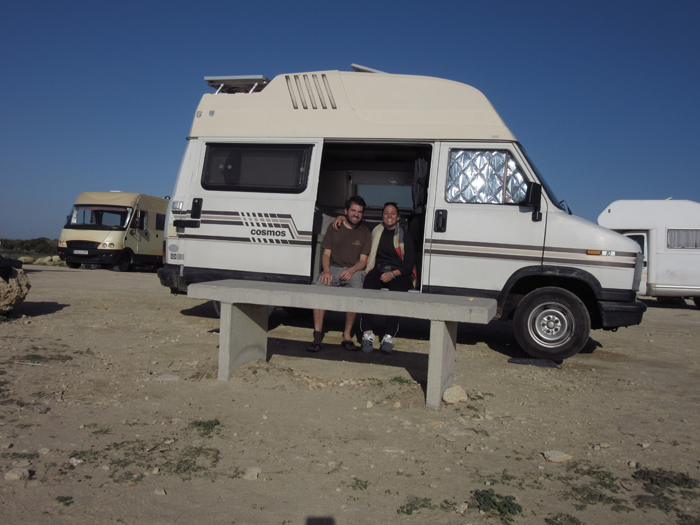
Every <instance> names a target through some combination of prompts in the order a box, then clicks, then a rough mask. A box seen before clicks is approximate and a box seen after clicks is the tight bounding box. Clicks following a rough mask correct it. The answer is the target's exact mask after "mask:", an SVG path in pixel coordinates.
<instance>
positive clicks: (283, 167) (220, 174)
mask: <svg viewBox="0 0 700 525" xmlns="http://www.w3.org/2000/svg"><path fill="white" fill-rule="evenodd" d="M312 148H313V146H312V145H306V144H304V145H301V144H207V152H206V157H205V161H204V173H203V175H202V187H203V188H204V189H207V190H218V191H256V192H276V193H301V192H302V191H304V189H305V188H306V180H307V174H308V172H309V161H310V159H311V150H312Z"/></svg>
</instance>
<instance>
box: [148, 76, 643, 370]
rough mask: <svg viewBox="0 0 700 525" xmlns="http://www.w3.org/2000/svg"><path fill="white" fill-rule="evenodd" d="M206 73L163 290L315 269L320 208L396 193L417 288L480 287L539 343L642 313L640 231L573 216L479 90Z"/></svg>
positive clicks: (474, 291)
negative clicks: (634, 233)
mask: <svg viewBox="0 0 700 525" xmlns="http://www.w3.org/2000/svg"><path fill="white" fill-rule="evenodd" d="M353 67H354V68H355V71H354V72H341V71H319V72H310V73H296V74H283V75H279V76H277V77H275V78H274V79H273V80H272V81H269V80H268V79H267V78H265V77H264V76H261V75H260V76H251V77H208V78H205V80H206V81H207V82H208V83H209V85H210V86H211V87H212V88H214V89H216V93H212V94H205V95H204V96H203V97H202V100H201V102H200V103H199V106H198V107H197V110H196V112H195V117H194V122H193V124H192V129H191V132H190V136H189V137H188V139H187V140H188V144H187V148H186V150H185V155H184V158H183V160H182V164H181V167H180V172H179V174H178V177H177V182H176V184H175V189H174V194H173V201H172V204H171V206H170V208H169V210H168V217H167V226H168V231H167V252H166V255H165V257H166V261H165V266H164V267H163V268H161V269H160V270H159V272H158V275H159V277H160V279H161V283H162V284H163V285H164V286H167V287H169V288H170V289H171V290H172V291H173V293H182V292H185V291H186V289H187V286H188V284H191V283H196V282H202V281H211V280H217V279H227V278H233V279H249V280H259V281H272V282H287V283H311V282H312V280H313V279H315V277H316V275H317V269H318V263H317V260H318V257H319V249H318V246H319V240H320V237H321V236H322V235H323V233H324V229H323V225H324V224H327V222H328V217H333V216H335V215H337V214H340V213H342V212H343V207H344V206H343V204H344V202H345V200H346V199H347V198H349V197H350V196H352V195H356V194H359V195H361V196H362V197H363V198H364V199H365V200H366V201H367V203H368V208H367V209H366V210H365V219H366V220H370V221H371V220H372V219H374V220H379V219H380V211H381V206H382V204H383V203H384V202H385V201H396V202H398V203H399V209H400V212H401V215H402V217H403V218H404V219H405V220H406V223H407V227H408V230H409V232H410V233H411V234H412V235H413V237H414V239H415V244H416V250H417V259H418V260H419V261H420V265H419V266H420V268H419V271H420V275H419V281H418V288H419V290H420V291H421V292H423V293H434V294H448V295H460V296H474V297H488V298H494V299H497V301H498V314H497V317H498V318H500V319H501V320H510V319H512V320H513V321H514V326H515V333H516V337H517V340H518V342H519V343H520V345H521V346H522V347H523V349H524V350H525V351H527V352H528V353H530V354H531V355H535V356H538V357H546V358H553V359H564V358H566V357H570V356H571V355H573V354H575V353H576V352H578V351H579V350H580V349H581V348H582V347H583V346H584V344H585V343H586V342H587V340H588V336H589V331H590V329H591V328H604V329H616V328H618V327H620V326H628V325H635V324H639V323H640V322H641V319H642V314H643V312H644V311H645V309H646V307H645V305H644V304H643V303H641V302H639V301H637V300H636V289H637V286H638V284H639V279H640V275H641V269H642V259H641V254H640V253H639V246H637V244H636V243H635V242H634V241H632V240H630V239H627V238H625V237H623V236H621V235H619V234H617V233H614V232H611V231H610V230H607V229H605V228H601V227H600V226H597V225H595V224H592V223H590V222H587V221H585V220H583V219H580V218H578V217H575V216H573V215H571V214H570V213H569V211H568V208H567V206H566V205H565V204H564V203H563V201H561V200H560V199H559V198H557V197H556V196H555V195H554V193H553V192H552V190H551V188H550V187H549V186H547V184H546V183H545V182H544V179H543V178H542V176H541V175H540V174H539V173H538V172H537V170H536V169H535V167H534V165H533V164H532V162H530V160H529V159H528V157H527V154H526V153H525V150H524V149H523V148H522V146H521V145H520V144H519V143H518V142H517V140H516V138H515V137H514V136H513V134H512V133H511V132H510V130H509V129H508V128H507V127H506V125H505V124H504V123H503V121H502V120H501V118H500V117H499V115H498V113H496V111H495V110H494V108H493V107H492V106H491V104H490V103H489V101H488V100H487V99H486V97H485V96H484V95H483V94H482V93H481V92H479V91H478V90H476V89H475V88H473V87H471V86H467V85H464V84H461V83H457V82H452V81H449V80H443V79H438V78H429V77H420V76H409V75H393V74H386V73H381V72H376V71H373V70H367V69H364V70H363V68H361V67H359V66H353Z"/></svg>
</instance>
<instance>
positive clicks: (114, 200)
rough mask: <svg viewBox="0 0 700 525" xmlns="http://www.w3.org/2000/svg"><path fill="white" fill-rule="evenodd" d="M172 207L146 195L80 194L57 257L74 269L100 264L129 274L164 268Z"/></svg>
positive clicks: (61, 239)
mask: <svg viewBox="0 0 700 525" xmlns="http://www.w3.org/2000/svg"><path fill="white" fill-rule="evenodd" d="M168 202H169V200H168V199H167V198H166V199H161V198H159V197H153V196H151V195H146V194H144V193H124V192H120V191H109V192H104V191H87V192H84V193H81V194H80V195H78V198H77V200H76V201H75V204H74V205H73V209H72V210H71V213H70V215H68V218H67V221H66V225H65V226H64V227H63V231H62V232H61V237H60V239H59V240H58V255H59V257H60V258H61V260H62V261H66V264H67V265H68V267H69V268H79V267H80V265H81V264H99V265H103V266H107V267H110V268H113V269H115V270H118V271H120V272H127V271H129V269H131V268H132V267H133V266H157V267H160V266H162V265H163V247H164V240H165V235H164V233H165V232H164V228H165V216H166V212H167V208H168Z"/></svg>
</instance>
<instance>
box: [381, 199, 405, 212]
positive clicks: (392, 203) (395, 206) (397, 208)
mask: <svg viewBox="0 0 700 525" xmlns="http://www.w3.org/2000/svg"><path fill="white" fill-rule="evenodd" d="M387 206H393V207H394V208H396V214H397V215H401V212H400V211H399V205H398V204H396V203H395V202H385V203H384V206H383V207H382V214H384V210H385V209H386V207H387Z"/></svg>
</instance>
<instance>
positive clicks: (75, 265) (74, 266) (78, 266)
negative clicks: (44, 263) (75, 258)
mask: <svg viewBox="0 0 700 525" xmlns="http://www.w3.org/2000/svg"><path fill="white" fill-rule="evenodd" d="M81 265H82V263H77V262H68V261H66V266H68V268H73V269H74V270H75V269H76V268H80V266H81Z"/></svg>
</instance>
